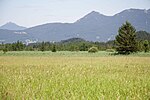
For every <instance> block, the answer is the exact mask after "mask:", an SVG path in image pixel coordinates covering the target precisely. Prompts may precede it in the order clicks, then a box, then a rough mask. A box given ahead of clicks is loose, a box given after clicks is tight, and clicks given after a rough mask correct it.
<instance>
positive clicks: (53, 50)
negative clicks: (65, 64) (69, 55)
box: [52, 44, 56, 52]
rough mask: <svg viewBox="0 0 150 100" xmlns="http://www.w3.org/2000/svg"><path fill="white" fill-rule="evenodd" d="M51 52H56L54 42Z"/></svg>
mask: <svg viewBox="0 0 150 100" xmlns="http://www.w3.org/2000/svg"><path fill="white" fill-rule="evenodd" d="M52 52H56V46H55V44H54V45H53V48H52Z"/></svg>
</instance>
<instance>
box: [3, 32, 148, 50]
mask: <svg viewBox="0 0 150 100" xmlns="http://www.w3.org/2000/svg"><path fill="white" fill-rule="evenodd" d="M136 40H137V43H138V51H144V43H145V40H147V41H148V43H149V44H150V33H147V32H146V31H138V32H136ZM90 47H97V48H98V50H100V51H105V50H106V51H113V50H114V48H115V42H114V40H112V41H108V42H92V41H86V40H84V39H81V38H71V39H68V40H63V41H60V42H55V43H51V42H44V41H43V42H38V43H31V44H28V45H26V44H24V43H22V42H21V41H17V42H15V43H7V44H5V43H2V44H0V50H3V51H4V52H7V51H54V52H55V51H88V50H89V48H90Z"/></svg>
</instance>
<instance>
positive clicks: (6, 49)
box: [3, 45, 8, 54]
mask: <svg viewBox="0 0 150 100" xmlns="http://www.w3.org/2000/svg"><path fill="white" fill-rule="evenodd" d="M7 51H8V48H7V46H6V45H5V46H4V48H3V53H4V54H5V53H6V52H7Z"/></svg>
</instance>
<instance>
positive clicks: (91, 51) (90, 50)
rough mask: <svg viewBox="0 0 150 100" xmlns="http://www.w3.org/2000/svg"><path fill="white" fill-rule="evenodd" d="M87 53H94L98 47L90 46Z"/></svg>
mask: <svg viewBox="0 0 150 100" xmlns="http://www.w3.org/2000/svg"><path fill="white" fill-rule="evenodd" d="M88 52H89V53H96V52H98V48H97V47H91V48H90V49H89V50H88Z"/></svg>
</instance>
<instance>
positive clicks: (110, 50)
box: [106, 49, 115, 52]
mask: <svg viewBox="0 0 150 100" xmlns="http://www.w3.org/2000/svg"><path fill="white" fill-rule="evenodd" d="M106 52H115V50H114V49H107V50H106Z"/></svg>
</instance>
